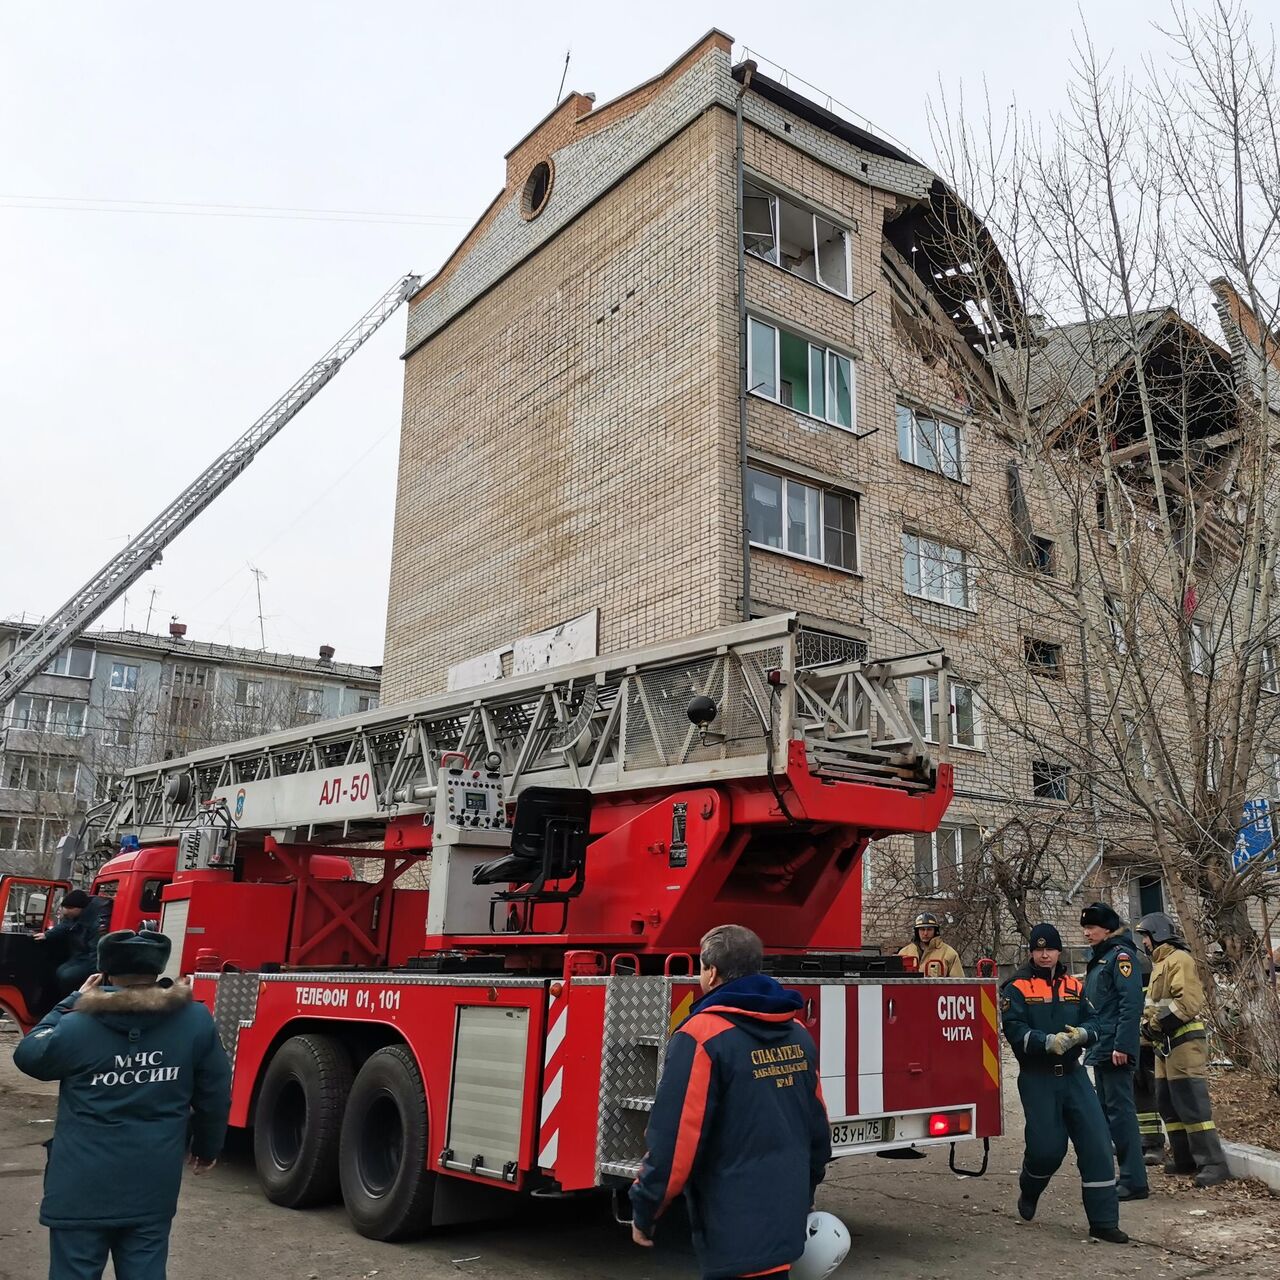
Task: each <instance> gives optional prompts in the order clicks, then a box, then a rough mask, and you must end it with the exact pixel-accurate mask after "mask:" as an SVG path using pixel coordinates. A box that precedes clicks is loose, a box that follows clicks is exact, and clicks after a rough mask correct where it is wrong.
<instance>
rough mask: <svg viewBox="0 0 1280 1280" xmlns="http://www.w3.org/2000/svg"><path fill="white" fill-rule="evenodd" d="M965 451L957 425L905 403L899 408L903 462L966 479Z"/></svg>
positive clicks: (899, 454)
mask: <svg viewBox="0 0 1280 1280" xmlns="http://www.w3.org/2000/svg"><path fill="white" fill-rule="evenodd" d="M962 448H963V446H962V444H961V439H960V428H959V427H958V426H956V424H955V423H954V422H943V421H942V420H941V419H938V418H932V417H929V416H927V415H926V414H923V413H920V412H918V411H917V410H915V409H912V408H910V407H908V406H907V405H905V404H900V405H899V406H898V457H899V458H901V459H902V461H903V462H910V463H911V464H912V465H914V466H917V467H923V468H924V469H925V470H926V471H936V472H937V473H938V474H939V475H943V476H947V477H948V478H949V479H952V480H963V479H964V458H963V455H962V453H961V450H962Z"/></svg>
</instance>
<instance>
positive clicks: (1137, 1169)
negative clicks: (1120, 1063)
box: [1093, 1064, 1147, 1191]
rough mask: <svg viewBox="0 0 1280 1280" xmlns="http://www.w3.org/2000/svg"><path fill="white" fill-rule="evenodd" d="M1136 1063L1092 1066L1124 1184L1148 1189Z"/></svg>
mask: <svg viewBox="0 0 1280 1280" xmlns="http://www.w3.org/2000/svg"><path fill="white" fill-rule="evenodd" d="M1135 1074H1136V1072H1135V1070H1134V1068H1133V1067H1109V1066H1103V1065H1101V1064H1099V1065H1098V1066H1096V1067H1094V1069H1093V1087H1094V1088H1095V1089H1096V1090H1097V1091H1098V1101H1099V1102H1100V1103H1101V1104H1102V1112H1103V1114H1104V1115H1105V1116H1106V1118H1107V1127H1108V1128H1109V1129H1110V1131H1111V1141H1112V1144H1113V1145H1114V1146H1115V1149H1116V1163H1117V1164H1118V1165H1119V1166H1120V1182H1121V1185H1123V1186H1126V1187H1128V1188H1129V1190H1130V1191H1145V1190H1147V1166H1146V1165H1145V1164H1144V1163H1143V1161H1142V1137H1141V1135H1140V1134H1139V1132H1138V1112H1137V1110H1136V1104H1135V1103H1134V1096H1133V1077H1134V1075H1135Z"/></svg>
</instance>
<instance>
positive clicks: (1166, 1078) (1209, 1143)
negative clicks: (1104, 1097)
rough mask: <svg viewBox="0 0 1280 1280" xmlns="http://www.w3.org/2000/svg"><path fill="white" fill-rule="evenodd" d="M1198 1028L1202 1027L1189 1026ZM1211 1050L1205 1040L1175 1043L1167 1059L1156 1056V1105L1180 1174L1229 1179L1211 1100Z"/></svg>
mask: <svg viewBox="0 0 1280 1280" xmlns="http://www.w3.org/2000/svg"><path fill="white" fill-rule="evenodd" d="M1188 1025H1189V1026H1191V1027H1193V1028H1194V1027H1197V1026H1198V1025H1199V1024H1194V1023H1192V1024H1188ZM1208 1069H1209V1049H1208V1045H1207V1042H1206V1041H1205V1040H1203V1039H1198V1040H1197V1039H1192V1040H1187V1041H1184V1042H1183V1043H1182V1044H1179V1043H1178V1042H1177V1039H1176V1038H1175V1039H1174V1041H1173V1049H1172V1050H1171V1051H1170V1053H1169V1055H1168V1057H1162V1056H1161V1055H1160V1054H1159V1053H1157V1054H1156V1104H1157V1106H1158V1107H1159V1108H1160V1116H1161V1118H1162V1119H1163V1120H1164V1127H1165V1132H1166V1133H1168V1135H1169V1147H1170V1149H1171V1150H1172V1152H1173V1163H1174V1167H1175V1168H1176V1169H1177V1170H1178V1172H1179V1173H1196V1172H1197V1171H1199V1172H1201V1173H1203V1172H1205V1171H1206V1170H1208V1171H1209V1172H1210V1173H1213V1174H1219V1173H1221V1174H1222V1175H1223V1176H1228V1177H1229V1176H1230V1171H1229V1170H1228V1168H1227V1153H1226V1152H1225V1151H1223V1149H1222V1141H1221V1139H1220V1138H1219V1137H1218V1129H1217V1126H1216V1125H1215V1124H1214V1123H1213V1108H1212V1104H1211V1103H1210V1101H1209V1085H1208V1081H1207V1078H1206V1077H1207V1076H1208V1074H1209V1070H1208Z"/></svg>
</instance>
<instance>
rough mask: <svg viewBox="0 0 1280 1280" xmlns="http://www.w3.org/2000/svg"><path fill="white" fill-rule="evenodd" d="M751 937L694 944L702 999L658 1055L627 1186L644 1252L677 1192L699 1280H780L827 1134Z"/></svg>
mask: <svg viewBox="0 0 1280 1280" xmlns="http://www.w3.org/2000/svg"><path fill="white" fill-rule="evenodd" d="M763 958H764V953H763V949H762V947H761V945H760V939H759V938H758V937H756V935H755V934H754V933H752V932H751V930H750V929H745V928H743V927H742V926H741V925H721V926H720V927H719V928H718V929H712V930H711V932H710V933H708V934H707V935H706V936H705V937H704V938H703V939H702V972H701V974H700V978H699V980H700V983H701V986H702V990H703V993H704V994H703V996H702V998H701V999H700V1000H698V1001H697V1002H696V1003H695V1004H694V1006H693V1008H692V1010H691V1011H690V1014H689V1016H688V1018H686V1019H685V1021H684V1022H682V1023H681V1024H680V1026H679V1027H678V1028H677V1029H676V1031H675V1034H674V1035H673V1036H672V1037H671V1043H670V1044H669V1045H668V1047H667V1057H666V1063H665V1066H664V1068H663V1072H662V1080H661V1082H660V1083H659V1085H658V1092H657V1096H656V1098H655V1099H654V1103H653V1110H652V1112H651V1113H650V1115H649V1127H648V1130H647V1132H646V1139H647V1142H648V1146H649V1150H648V1151H647V1152H646V1154H645V1158H644V1164H643V1166H642V1167H641V1170H640V1176H639V1177H638V1178H637V1179H636V1181H635V1183H634V1184H633V1186H632V1188H631V1203H632V1206H633V1213H634V1218H633V1224H632V1238H633V1239H634V1240H635V1242H636V1243H637V1244H639V1245H644V1246H650V1245H652V1244H653V1232H654V1227H655V1225H656V1223H657V1221H658V1219H659V1217H660V1216H661V1215H662V1213H663V1211H664V1210H665V1209H666V1208H667V1207H668V1206H669V1205H670V1204H671V1202H672V1201H673V1200H674V1199H675V1198H676V1197H677V1196H678V1195H680V1194H681V1192H683V1193H684V1196H685V1200H686V1201H687V1202H688V1208H689V1219H690V1222H691V1224H692V1226H693V1243H694V1248H695V1249H696V1250H697V1253H698V1262H699V1264H700V1266H701V1269H702V1274H703V1275H704V1277H707V1278H708V1280H712V1278H723V1277H730V1276H745V1275H769V1276H771V1277H780V1276H785V1275H786V1273H787V1272H788V1271H789V1270H790V1267H791V1264H792V1263H793V1262H794V1261H795V1260H796V1259H797V1258H799V1257H800V1255H801V1254H802V1253H803V1252H804V1248H805V1227H806V1223H807V1220H808V1216H809V1210H810V1209H811V1208H812V1207H813V1195H814V1191H815V1190H816V1189H817V1186H818V1183H820V1182H821V1181H822V1178H823V1174H824V1172H825V1170H826V1166H827V1162H828V1161H829V1160H830V1159H831V1131H830V1126H829V1124H828V1122H827V1111H826V1107H825V1106H824V1104H823V1101H822V1089H821V1087H820V1085H819V1083H818V1055H817V1052H816V1050H815V1048H814V1043H813V1039H812V1037H811V1036H810V1035H809V1033H808V1032H807V1031H806V1030H805V1029H804V1027H803V1026H801V1025H800V1024H799V1023H798V1022H797V1021H796V1013H797V1012H798V1011H799V1010H800V1009H801V1008H802V1007H803V1001H802V1000H801V998H800V997H799V996H798V995H796V993H795V992H793V991H786V990H784V989H783V988H782V987H781V986H779V984H778V983H777V982H775V981H774V980H773V979H772V978H770V977H768V976H766V975H765V974H763V973H761V972H760V968H761V965H762V963H763Z"/></svg>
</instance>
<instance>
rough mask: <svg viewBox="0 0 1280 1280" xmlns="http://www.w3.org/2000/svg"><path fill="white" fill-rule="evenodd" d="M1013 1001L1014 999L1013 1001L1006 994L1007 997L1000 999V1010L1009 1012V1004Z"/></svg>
mask: <svg viewBox="0 0 1280 1280" xmlns="http://www.w3.org/2000/svg"><path fill="white" fill-rule="evenodd" d="M1012 1003H1013V1001H1012V1000H1010V999H1009V997H1008V996H1005V997H1004V999H1003V1000H1001V1001H1000V1011H1001V1013H1008V1012H1009V1006H1010V1005H1011V1004H1012Z"/></svg>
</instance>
